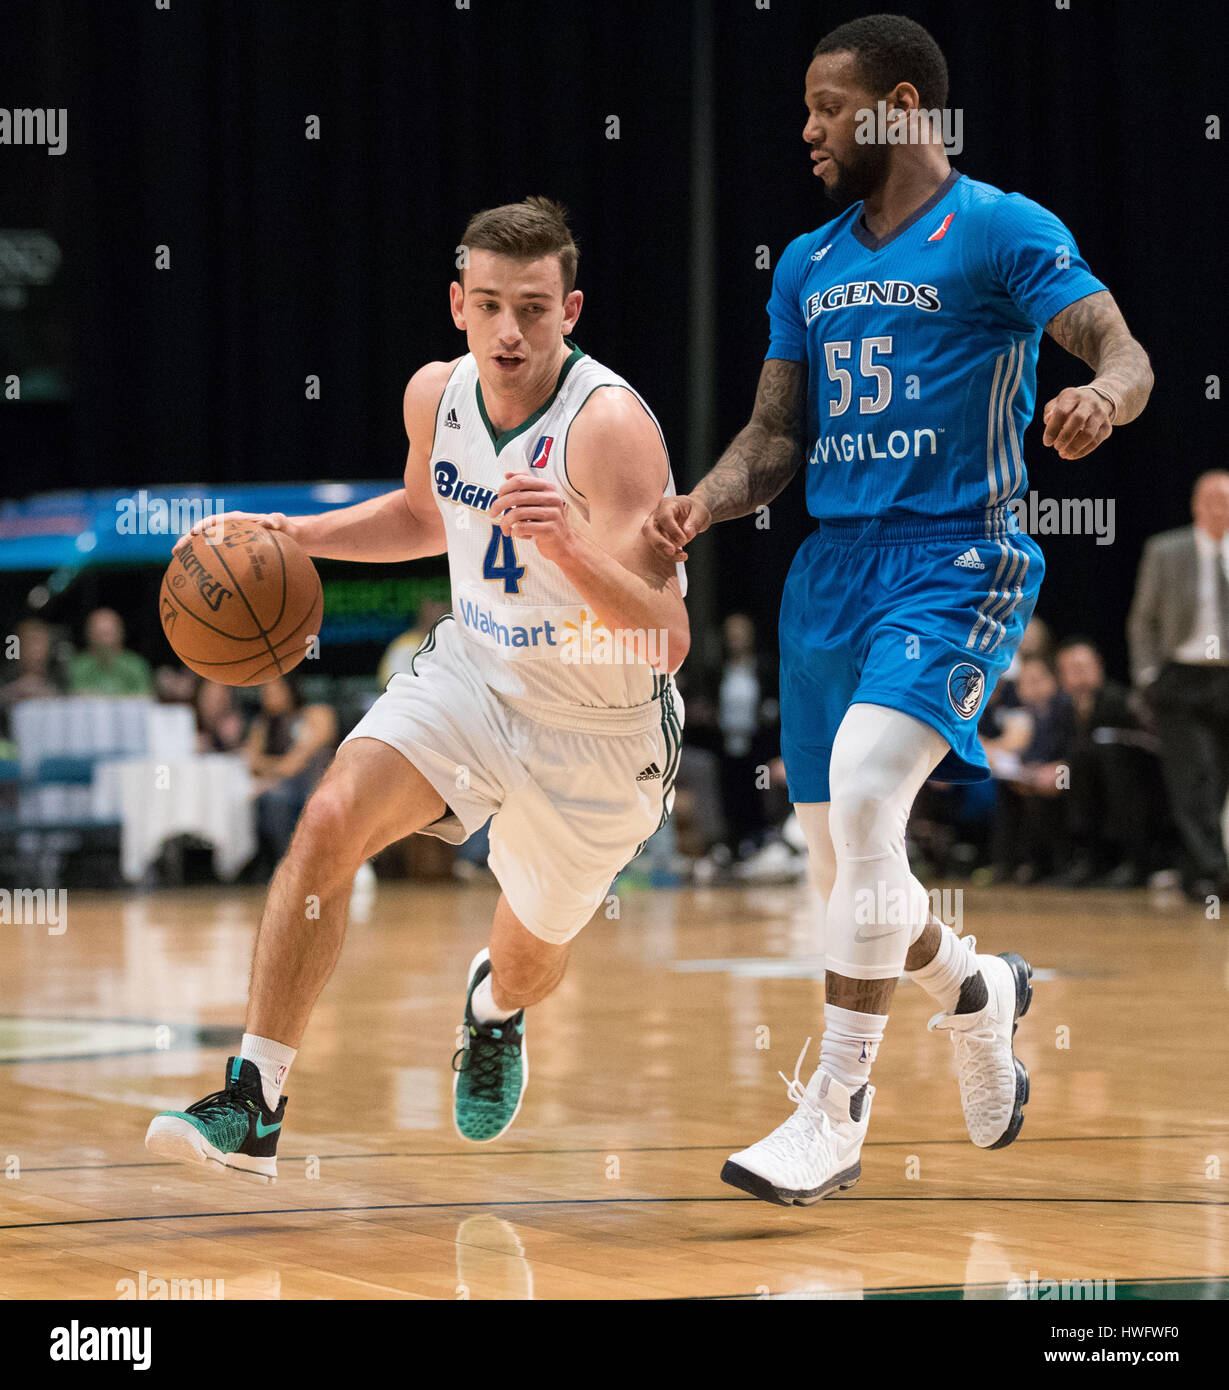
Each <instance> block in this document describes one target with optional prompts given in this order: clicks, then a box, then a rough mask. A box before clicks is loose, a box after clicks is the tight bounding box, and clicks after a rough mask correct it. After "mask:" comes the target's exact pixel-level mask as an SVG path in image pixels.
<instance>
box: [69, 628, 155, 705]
mask: <svg viewBox="0 0 1229 1390" xmlns="http://www.w3.org/2000/svg"><path fill="white" fill-rule="evenodd" d="M85 645H86V650H85V651H83V652H78V653H77V655H76V656H74V657H73V659H72V661H71V662H70V663H69V667H68V688H69V692H70V693H71V694H73V695H152V693H153V680H152V679H151V677H150V672H149V665H148V663H147V662H146V661H145V659H144V658H143V657H140V656H138V655H137V654H136V652H129V651H125V650H124V620H123V619H122V618H121V617H120V615H119V614H118V613H117V612H116V611H115V610H114V609H113V608H96V609H95V610H94V611H93V612H92V613H91V614H90V616H89V617H88V618H86V620H85Z"/></svg>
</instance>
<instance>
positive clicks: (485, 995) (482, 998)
mask: <svg viewBox="0 0 1229 1390" xmlns="http://www.w3.org/2000/svg"><path fill="white" fill-rule="evenodd" d="M469 1007H470V1008H471V1009H472V1010H473V1012H474V1017H475V1018H476V1019H477V1020H478V1022H479V1023H506V1022H507V1021H508V1019H510V1018H515V1017H516V1015H517V1014H519V1013H520V1009H501V1008H500V1007H499V1005H498V1004H496V1002H495V991H494V989H493V988H492V987H491V976H490V975H489V974H488V975H487V977H486V979H485V980H483V981H482V983H481V984H480V985H479V986H478V988H477V989H476V990H474V992H473V994H471V995H470V997H469Z"/></svg>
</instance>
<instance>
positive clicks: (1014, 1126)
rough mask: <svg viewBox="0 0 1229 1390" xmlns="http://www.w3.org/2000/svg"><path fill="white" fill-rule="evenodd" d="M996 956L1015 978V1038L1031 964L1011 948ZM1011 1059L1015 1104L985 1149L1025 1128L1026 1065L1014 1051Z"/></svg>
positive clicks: (1028, 992)
mask: <svg viewBox="0 0 1229 1390" xmlns="http://www.w3.org/2000/svg"><path fill="white" fill-rule="evenodd" d="M999 959H1000V960H1004V961H1006V962H1007V964H1008V965H1010V966H1011V971H1012V974H1013V975H1014V976H1015V977H1016V1017H1015V1021H1014V1022H1013V1023H1012V1025H1011V1036H1012V1037H1013V1038H1014V1037H1015V1035H1016V1029H1017V1028H1018V1027H1019V1026H1020V1023H1019V1021H1020V1019H1022V1018H1023V1017H1024V1015H1025V1014H1026V1013H1028V1010H1029V1005H1030V1004H1031V1003H1032V1002H1033V986H1032V983H1031V981H1032V978H1033V967H1032V966H1031V965H1030V964H1029V963H1028V961H1026V960H1025V959H1024V957H1023V956H1019V955H1017V954H1016V953H1015V952H1014V951H1000V952H999ZM1011 1060H1012V1061H1013V1062H1014V1063H1015V1066H1016V1103H1015V1106H1014V1107H1013V1108H1012V1112H1011V1119H1010V1121H1009V1122H1008V1125H1007V1128H1006V1129H1005V1130H1004V1131H1003V1133H1002V1134H1001V1135H1000V1136H999V1137H998V1138H997V1139H996V1140H995V1141H994V1143H993V1144H987V1145H986V1148H987V1150H990V1149H1005V1148H1006V1147H1007V1145H1008V1144H1010V1143H1012V1142H1014V1140H1015V1139H1016V1137H1017V1136H1018V1135H1019V1133H1020V1131H1021V1129H1023V1127H1024V1107H1025V1106H1026V1105H1027V1104H1028V1096H1029V1084H1028V1068H1027V1067H1026V1066H1025V1065H1024V1063H1023V1062H1022V1061H1021V1060H1020V1059H1019V1057H1017V1056H1016V1055H1015V1054H1014V1052H1013V1054H1012V1059H1011Z"/></svg>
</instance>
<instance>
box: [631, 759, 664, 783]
mask: <svg viewBox="0 0 1229 1390" xmlns="http://www.w3.org/2000/svg"><path fill="white" fill-rule="evenodd" d="M660 776H661V768H659V767H658V766H657V764H656V763H650V764H649V765H648V767H646V768H645V770H644V771H643V772H638V773H637V774H636V781H637V782H651V781H652V780H653V779H654V778H655V777H660Z"/></svg>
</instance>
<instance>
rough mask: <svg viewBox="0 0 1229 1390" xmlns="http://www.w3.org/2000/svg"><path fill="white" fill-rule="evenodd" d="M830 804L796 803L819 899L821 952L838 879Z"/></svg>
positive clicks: (813, 893) (817, 915)
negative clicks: (829, 902) (829, 900)
mask: <svg viewBox="0 0 1229 1390" xmlns="http://www.w3.org/2000/svg"><path fill="white" fill-rule="evenodd" d="M828 805H829V803H828V802H826V801H799V802H795V804H794V812H795V814H796V815H797V817H798V824H799V825H800V826H801V827H802V833H803V835H804V836H805V837H806V842H807V877H808V879H809V880H810V884H811V896H812V898H813V899H814V901H815V926H816V938H817V945H818V954H820V955H823V954H824V953H825V951H826V950H827V944H826V943H827V935H828V933H827V925H826V919H827V916H828V899H829V898H830V897H831V896H832V885H833V883H835V881H836V854H835V852H834V851H833V848H832V836H831V835H830V834H829V833H828Z"/></svg>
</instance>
